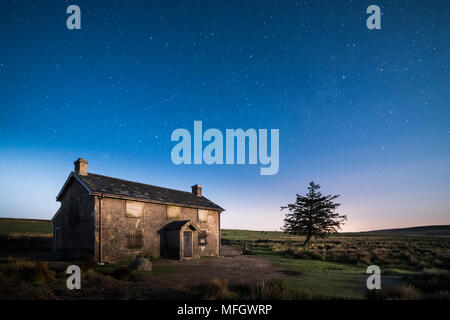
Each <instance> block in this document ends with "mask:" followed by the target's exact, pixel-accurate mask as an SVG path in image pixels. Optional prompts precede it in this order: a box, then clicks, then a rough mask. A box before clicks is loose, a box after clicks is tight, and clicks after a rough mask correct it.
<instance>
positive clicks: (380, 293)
mask: <svg viewBox="0 0 450 320" xmlns="http://www.w3.org/2000/svg"><path fill="white" fill-rule="evenodd" d="M421 297H422V295H421V293H420V292H419V291H418V290H417V289H416V288H414V287H413V286H411V285H409V284H402V285H395V286H392V287H390V288H388V289H382V290H369V291H368V293H367V298H368V299H369V300H420V299H421Z"/></svg>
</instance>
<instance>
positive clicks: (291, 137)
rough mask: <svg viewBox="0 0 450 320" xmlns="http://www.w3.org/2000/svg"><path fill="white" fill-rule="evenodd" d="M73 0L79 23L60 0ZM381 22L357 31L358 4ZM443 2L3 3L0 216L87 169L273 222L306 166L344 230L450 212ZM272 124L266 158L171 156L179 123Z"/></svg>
mask: <svg viewBox="0 0 450 320" xmlns="http://www.w3.org/2000/svg"><path fill="white" fill-rule="evenodd" d="M71 4H77V5H79V6H80V8H81V27H82V29H81V30H68V29H67V28H66V19H67V17H68V14H66V8H67V6H68V5H71ZM371 4H377V5H379V6H380V7H381V10H382V13H383V15H382V29H381V30H368V29H367V28H366V19H367V17H368V15H367V14H366V8H367V7H368V6H369V5H371ZM449 13H450V2H449V1H424V0H417V1H404V0H402V1H379V0H374V1H372V0H371V1H357V0H354V1H348V0H347V1H331V0H329V1H323V0H308V1H288V0H286V1H228V0H224V1H167V0H164V1H148V0H147V1H144V0H141V1H95V0H89V1H87V0H86V1H80V0H76V1H75V0H74V1H56V0H48V1H35V0H33V1H31V0H29V1H25V0H18V1H12V0H9V1H1V2H0V106H1V107H0V176H1V179H0V216H3V217H32V218H46V219H50V218H51V217H52V216H53V214H54V212H55V211H56V209H57V208H58V203H56V202H55V196H56V195H57V193H58V191H59V189H60V187H61V186H62V185H63V183H64V181H65V179H66V177H67V175H68V174H69V172H70V171H71V170H72V169H73V164H72V163H73V161H74V160H75V159H76V158H77V157H84V158H86V159H87V160H88V161H89V167H88V170H89V171H91V172H95V173H99V174H104V175H110V176H113V177H119V178H123V179H129V180H136V181H140V182H144V183H150V184H154V185H160V186H165V187H170V188H176V189H181V190H187V191H188V190H190V186H191V185H192V184H195V183H198V184H201V185H203V186H204V194H205V195H206V196H207V197H209V198H210V199H212V200H213V201H215V202H217V203H218V204H219V205H221V206H222V207H224V208H225V209H227V211H226V212H225V213H224V214H223V215H222V217H223V218H222V226H223V227H225V228H242V229H245V228H249V229H260V230H276V229H279V227H280V226H281V225H282V219H283V213H282V212H280V210H279V208H280V206H281V205H285V204H287V203H288V202H292V201H294V200H295V194H296V193H304V192H305V191H306V186H307V183H308V182H309V181H311V180H314V181H315V182H317V183H319V184H321V185H322V191H323V192H324V193H327V194H330V193H332V194H341V195H342V196H341V198H340V199H341V202H342V203H343V205H342V208H341V209H342V210H341V211H342V213H346V214H347V215H348V217H349V221H348V223H347V224H346V226H345V228H344V230H345V231H357V230H368V229H378V228H388V227H403V226H414V225H431V224H450V211H449V209H450V197H449V193H450V166H449V164H450V148H449V147H450V143H449V138H450V92H449V90H450V67H449V63H450V37H449V30H450V14H449ZM194 120H201V121H203V127H204V129H207V128H217V129H220V130H222V132H225V129H227V128H243V129H247V128H255V129H260V128H264V129H271V128H276V129H280V171H279V173H278V174H277V175H274V176H260V175H259V168H260V165H259V164H258V165H240V166H238V165H234V166H229V165H228V166H226V165H222V166H218V165H215V166H207V165H201V166H193V165H191V166H175V165H174V164H173V163H172V161H171V159H170V152H171V149H172V147H173V146H174V145H175V143H174V142H171V141H170V135H171V133H172V131H173V130H175V129H177V128H186V129H188V130H190V131H191V132H193V121H194Z"/></svg>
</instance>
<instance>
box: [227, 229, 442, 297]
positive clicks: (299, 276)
mask: <svg viewBox="0 0 450 320" xmlns="http://www.w3.org/2000/svg"><path fill="white" fill-rule="evenodd" d="M222 239H223V242H224V243H227V244H230V245H233V246H235V247H237V248H242V247H245V246H246V247H247V248H248V250H249V253H250V254H255V255H261V256H264V257H267V258H269V259H271V260H272V261H273V262H274V263H275V264H277V265H279V266H282V267H284V268H286V269H288V270H290V271H291V272H292V275H293V277H290V278H289V279H286V280H284V286H285V287H286V288H288V289H289V290H290V291H291V292H295V291H296V290H300V291H302V292H303V293H304V294H307V295H308V296H310V297H312V298H313V299H334V298H337V299H364V298H366V297H367V295H368V292H367V290H366V285H365V282H366V279H367V277H368V275H367V274H366V268H367V266H369V265H372V264H375V265H378V266H379V267H380V268H381V272H382V288H385V290H383V291H382V292H380V293H378V296H377V295H372V296H370V295H369V297H371V298H382V299H409V298H411V299H417V298H432V299H436V298H437V299H448V298H449V290H450V237H448V236H430V235H420V234H417V233H416V234H413V235H403V234H396V233H394V234H388V233H382V234H375V233H373V234H372V233H347V234H337V235H333V236H330V237H328V238H326V239H316V240H313V241H312V243H311V244H310V245H308V246H306V247H305V246H303V241H304V237H301V236H292V235H287V234H284V233H282V232H270V231H269V232H265V231H249V230H223V231H222Z"/></svg>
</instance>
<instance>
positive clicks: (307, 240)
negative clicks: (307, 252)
mask: <svg viewBox="0 0 450 320" xmlns="http://www.w3.org/2000/svg"><path fill="white" fill-rule="evenodd" d="M310 239H311V235H310V234H308V235H307V236H306V240H305V242H303V246H306V245H307V244H308V242H309V240H310Z"/></svg>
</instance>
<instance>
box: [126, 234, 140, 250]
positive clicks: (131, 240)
mask: <svg viewBox="0 0 450 320" xmlns="http://www.w3.org/2000/svg"><path fill="white" fill-rule="evenodd" d="M143 245H144V241H143V236H142V233H141V232H136V233H130V234H128V235H127V248H128V249H141V248H142V246H143Z"/></svg>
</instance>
